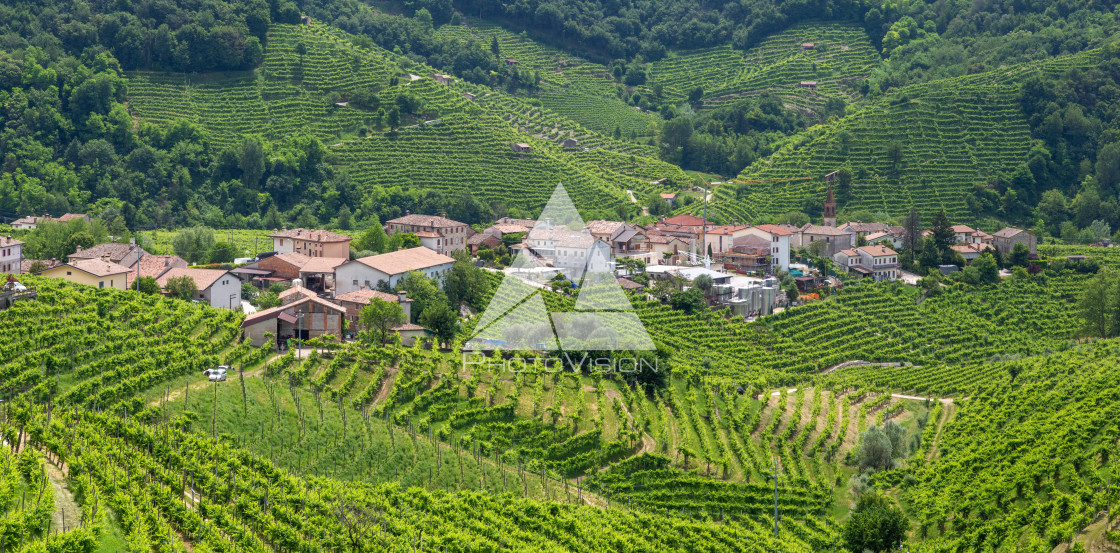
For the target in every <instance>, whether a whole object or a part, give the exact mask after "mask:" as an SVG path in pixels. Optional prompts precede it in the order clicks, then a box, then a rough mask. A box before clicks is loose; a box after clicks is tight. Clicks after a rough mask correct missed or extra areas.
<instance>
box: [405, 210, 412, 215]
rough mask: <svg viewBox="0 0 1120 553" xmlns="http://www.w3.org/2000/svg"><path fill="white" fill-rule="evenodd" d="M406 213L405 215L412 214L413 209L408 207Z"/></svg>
mask: <svg viewBox="0 0 1120 553" xmlns="http://www.w3.org/2000/svg"><path fill="white" fill-rule="evenodd" d="M404 214H405V215H412V210H411V209H406V210H404Z"/></svg>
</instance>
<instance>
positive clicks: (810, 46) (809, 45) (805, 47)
mask: <svg viewBox="0 0 1120 553" xmlns="http://www.w3.org/2000/svg"><path fill="white" fill-rule="evenodd" d="M814 47H816V44H813V43H812V42H802V43H801V49H802V50H812V49H813V48H814Z"/></svg>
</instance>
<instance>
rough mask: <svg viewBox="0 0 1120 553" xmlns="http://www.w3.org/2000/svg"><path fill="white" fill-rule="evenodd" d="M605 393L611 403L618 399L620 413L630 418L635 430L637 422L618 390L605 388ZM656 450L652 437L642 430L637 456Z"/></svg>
mask: <svg viewBox="0 0 1120 553" xmlns="http://www.w3.org/2000/svg"><path fill="white" fill-rule="evenodd" d="M605 393H606V395H607V399H610V400H611V401H614V400H615V399H618V403H619V404H620V405H622V411H623V412H625V413H626V416H627V417H629V418H630V423H631V425H632V426H634V428H637V427H638V425H637V420H636V419H634V415H633V413H631V412H630V406H629V405H626V401H625V400H623V398H622V394H619V393H618V390H614V389H611V388H607V389H606V390H605ZM656 450H657V440H655V439H654V438H653V436H650V435H649V433H648V432H646V431H644V430H643V431H642V448H641V449H639V450H638V453H637V454H638V455H641V454H643V453H653V452H654V451H656ZM604 468H605V467H604Z"/></svg>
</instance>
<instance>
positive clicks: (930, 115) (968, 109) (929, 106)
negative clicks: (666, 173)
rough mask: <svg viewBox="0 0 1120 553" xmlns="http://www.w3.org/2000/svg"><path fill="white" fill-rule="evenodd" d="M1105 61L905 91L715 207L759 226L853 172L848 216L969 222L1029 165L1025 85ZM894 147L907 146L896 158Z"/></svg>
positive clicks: (766, 166)
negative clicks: (974, 204) (989, 195)
mask: <svg viewBox="0 0 1120 553" xmlns="http://www.w3.org/2000/svg"><path fill="white" fill-rule="evenodd" d="M1098 58H1099V53H1098V52H1097V51H1095V50H1094V51H1089V52H1086V53H1084V54H1078V55H1075V56H1066V57H1061V58H1053V59H1051V60H1047V61H1045V62H1039V63H1035V64H1023V65H1019V66H1015V67H1012V68H1009V69H1001V70H999V71H991V72H988V73H982V74H977V75H969V76H965V77H956V78H951V79H942V80H938V81H933V82H930V83H927V84H921V85H912V86H908V87H905V88H903V89H901V90H899V91H897V92H895V93H892V94H888V95H887V96H886V97H885V98H884V99H883V100H880V101H876V102H872V103H869V104H866V105H864V106H863V107H861V108H860V109H858V110H856V111H854V112H852V113H849V115H848V116H847V117H844V118H843V119H840V120H837V121H835V122H831V123H827V124H825V125H821V126H817V127H813V128H810V129H809V130H807V131H805V132H803V133H801V134H799V135H797V136H794V137H791V138H790V139H789V140H788V141H787V142H786V143H785V144H784V145H783V146H782V147H781V148H780V149H779V150H778V151H777V152H775V153H774V154H773V155H772V156H770V157H768V158H766V159H764V160H760V161H758V162H756V163H754V164H752V165H750V166H748V167H747V168H746V169H745V170H744V171H743V172H742V173H741V174H740V175H739V177H738V178H737V179H736V180H737V182H741V183H745V184H746V188H745V189H743V190H735V189H730V188H726V189H720V190H718V191H717V194H716V196H715V201H714V206H713V208H714V210H715V212H716V213H719V214H720V215H719V216H720V217H722V218H723V219H726V220H731V219H738V220H748V221H751V220H763V219H766V218H768V217H773V216H776V215H778V214H781V213H785V212H788V211H791V210H802V209H804V208H805V206H806V205H807V204H813V205H819V204H820V203H821V202H823V201H824V197H825V192H826V187H825V180H824V176H825V175H826V174H828V173H831V172H833V171H836V170H838V169H840V168H842V167H847V168H849V169H851V171H852V174H853V179H852V185H851V198H850V200H849V201H847V203H846V204H843V205H841V206H840V212H841V214H843V213H845V212H846V213H853V212H856V211H862V212H871V213H885V214H887V215H890V216H893V217H896V218H901V217H902V216H903V215H905V213H906V212H907V210H908V209H909V208H910V206H914V207H916V208H917V209H918V210H919V212H920V213H922V214H923V216H924V217H930V216H932V215H930V214H933V213H936V212H937V211H938V210H941V209H944V210H945V212H946V213H947V214H948V215H949V217H950V218H951V219H954V220H967V219H969V218H970V217H971V211H970V210H969V208H968V206H967V204H966V197H967V196H968V195H969V194H971V192H972V189H973V187H974V185H977V184H981V185H983V184H988V183H991V182H993V180H994V179H996V178H997V177H998V176H999V175H1005V174H1010V173H1011V172H1012V171H1013V170H1014V169H1015V168H1016V167H1018V166H1019V165H1020V164H1021V163H1023V161H1024V160H1025V159H1026V156H1027V150H1028V148H1029V146H1030V129H1029V128H1028V126H1027V122H1026V120H1025V119H1024V117H1023V114H1022V112H1021V111H1020V109H1019V106H1018V100H1017V98H1018V91H1019V86H1020V84H1021V83H1022V82H1023V80H1024V79H1026V78H1027V77H1029V76H1030V75H1031V74H1033V73H1038V72H1042V73H1047V74H1053V73H1059V72H1062V71H1067V70H1069V69H1071V68H1077V67H1089V66H1091V65H1094V64H1095V63H1097V61H1098ZM892 145H895V146H896V147H900V150H899V152H900V155H899V156H898V157H897V158H896V159H894V158H892V156H891V154H890V152H889V150H890V149H891V147H892ZM689 209H693V210H694V209H695V208H689Z"/></svg>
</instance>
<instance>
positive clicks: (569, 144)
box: [560, 138, 579, 150]
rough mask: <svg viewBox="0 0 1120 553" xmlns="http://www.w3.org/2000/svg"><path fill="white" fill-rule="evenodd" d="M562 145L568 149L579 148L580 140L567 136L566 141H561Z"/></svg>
mask: <svg viewBox="0 0 1120 553" xmlns="http://www.w3.org/2000/svg"><path fill="white" fill-rule="evenodd" d="M560 147H561V148H564V149H568V150H571V149H575V148H579V141H578V140H576V139H574V138H565V139H564V141H563V142H561V143H560Z"/></svg>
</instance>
